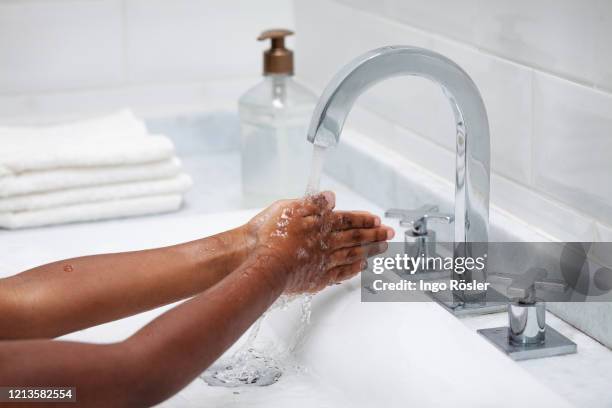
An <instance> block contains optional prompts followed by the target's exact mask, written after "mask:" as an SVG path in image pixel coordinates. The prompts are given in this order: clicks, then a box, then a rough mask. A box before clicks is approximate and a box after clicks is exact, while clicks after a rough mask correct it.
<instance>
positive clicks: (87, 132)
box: [0, 109, 147, 143]
mask: <svg viewBox="0 0 612 408" xmlns="http://www.w3.org/2000/svg"><path fill="white" fill-rule="evenodd" d="M146 134H147V127H146V126H145V123H144V122H143V121H142V120H141V119H138V118H137V117H136V116H135V115H134V113H132V111H130V110H129V109H124V110H121V111H119V112H116V113H112V114H109V115H106V116H99V117H96V118H90V119H85V120H81V121H76V122H70V123H62V124H57V125H40V126H0V143H2V142H4V141H9V142H12V141H15V140H17V139H20V140H34V141H36V140H40V138H54V139H56V140H62V138H67V139H69V140H68V141H71V140H72V139H73V138H75V137H76V138H79V137H93V138H117V139H122V138H124V137H133V136H144V135H146Z"/></svg>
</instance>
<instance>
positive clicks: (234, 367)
mask: <svg viewBox="0 0 612 408" xmlns="http://www.w3.org/2000/svg"><path fill="white" fill-rule="evenodd" d="M325 151H326V148H325V147H321V146H317V145H315V146H314V148H313V153H312V164H311V170H310V178H309V181H308V185H307V187H306V195H312V194H316V193H317V192H318V191H319V185H320V182H321V172H322V171H323V163H324V159H325ZM281 221H282V220H281ZM297 298H301V299H302V308H301V309H302V310H301V311H302V316H301V319H300V326H299V327H298V329H297V331H296V334H295V337H294V338H293V341H292V343H291V344H292V345H291V346H290V347H289V350H288V352H289V353H292V352H293V351H295V350H296V349H297V348H298V347H299V346H300V345H301V344H302V342H303V340H304V337H305V334H306V329H307V327H308V324H309V323H310V316H311V314H312V295H310V294H306V295H302V296H299V297H290V296H285V295H283V296H281V297H280V298H279V299H278V300H277V301H276V302H275V303H274V304H273V305H272V306H271V307H270V310H273V309H277V308H280V309H281V310H282V309H286V308H287V306H288V304H289V303H290V302H292V301H294V300H295V299H297ZM267 313H268V312H266V313H264V314H263V315H262V316H261V317H260V318H259V319H257V321H256V322H255V323H253V326H252V327H251V329H250V332H249V335H248V337H247V339H246V341H245V344H244V345H243V346H242V347H240V348H239V349H238V350H237V351H236V352H235V353H234V354H233V355H232V356H231V357H230V358H229V359H224V360H223V361H220V362H217V363H216V364H214V365H213V366H211V367H210V368H209V369H208V370H206V371H205V372H204V373H202V375H201V376H200V377H201V378H202V379H203V380H204V381H206V383H208V385H211V386H221V387H240V386H266V385H270V384H274V383H275V382H276V381H278V379H279V378H280V377H281V375H282V374H283V367H282V365H281V364H280V363H279V361H280V360H281V358H282V357H283V356H282V355H281V353H278V356H277V358H273V357H270V356H266V355H264V354H263V353H262V352H260V351H257V350H256V349H255V347H254V346H255V341H256V340H257V335H258V334H259V330H260V328H261V323H262V321H263V319H264V318H265V316H266V315H267ZM294 368H296V369H297V370H301V367H294Z"/></svg>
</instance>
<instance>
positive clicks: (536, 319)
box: [478, 268, 577, 360]
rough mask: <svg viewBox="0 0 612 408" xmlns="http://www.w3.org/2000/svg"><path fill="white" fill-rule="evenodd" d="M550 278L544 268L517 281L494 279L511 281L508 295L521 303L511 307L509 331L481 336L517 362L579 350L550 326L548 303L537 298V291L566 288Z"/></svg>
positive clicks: (506, 277) (487, 331)
mask: <svg viewBox="0 0 612 408" xmlns="http://www.w3.org/2000/svg"><path fill="white" fill-rule="evenodd" d="M546 275H547V273H546V270H545V269H543V268H531V269H529V270H528V271H527V272H526V273H524V274H522V275H520V276H516V275H514V277H512V276H513V275H511V274H502V276H499V275H494V276H496V277H497V278H500V279H499V280H509V281H510V282H511V283H510V286H509V287H508V294H511V293H512V294H514V295H517V296H518V299H517V298H515V299H514V300H513V301H511V302H510V303H508V327H495V328H490V329H480V330H478V333H480V334H481V335H483V336H484V337H486V338H487V339H488V340H489V341H491V342H492V343H493V344H495V345H496V346H497V347H498V348H499V349H501V350H503V351H505V352H506V353H507V354H508V355H509V356H510V357H512V358H513V359H514V360H525V359H529V358H539V357H550V356H556V355H562V354H571V353H575V352H576V350H577V347H576V343H574V342H573V341H571V340H570V339H568V338H567V337H565V336H564V335H562V334H561V333H559V332H558V331H556V330H555V329H553V328H551V327H549V326H548V325H547V324H546V302H544V301H542V300H539V299H537V298H536V289H537V288H536V287H538V286H539V287H543V288H546V289H552V290H558V289H560V288H562V287H564V285H563V284H561V283H559V281H556V280H552V279H551V280H549V279H547V278H546ZM565 286H566V285H565Z"/></svg>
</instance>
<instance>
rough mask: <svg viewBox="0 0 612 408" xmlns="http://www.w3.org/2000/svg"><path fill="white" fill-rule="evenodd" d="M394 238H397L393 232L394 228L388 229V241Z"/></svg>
mask: <svg viewBox="0 0 612 408" xmlns="http://www.w3.org/2000/svg"><path fill="white" fill-rule="evenodd" d="M394 236H395V231H394V230H393V228H389V229H387V239H393V237H394Z"/></svg>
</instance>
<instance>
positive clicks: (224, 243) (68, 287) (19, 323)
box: [0, 228, 249, 340]
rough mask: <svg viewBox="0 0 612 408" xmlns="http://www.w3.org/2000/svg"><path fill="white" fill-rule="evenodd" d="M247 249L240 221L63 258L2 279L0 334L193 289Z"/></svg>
mask: <svg viewBox="0 0 612 408" xmlns="http://www.w3.org/2000/svg"><path fill="white" fill-rule="evenodd" d="M248 252H249V248H248V244H247V239H246V238H245V234H244V230H243V228H237V229H234V230H230V231H227V232H224V233H221V234H218V235H214V236H212V237H208V238H204V239H200V240H196V241H192V242H187V243H184V244H180V245H174V246H170V247H165V248H157V249H151V250H144V251H134V252H125V253H117V254H105V255H94V256H86V257H81V258H74V259H68V260H64V261H59V262H54V263H51V264H47V265H42V266H39V267H36V268H33V269H30V270H28V271H25V272H23V273H20V274H18V275H15V276H12V277H10V278H6V279H0V294H1V295H2V298H1V299H0V309H1V310H2V313H0V340H6V339H27V338H52V337H57V336H60V335H63V334H66V333H70V332H73V331H75V330H80V329H84V328H87V327H90V326H94V325H97V324H101V323H105V322H109V321H112V320H116V319H120V318H122V317H126V316H130V315H133V314H136V313H139V312H143V311H145V310H149V309H153V308H155V307H158V306H161V305H165V304H168V303H172V302H175V301H178V300H181V299H185V298H187V297H190V296H193V295H195V294H198V293H200V292H202V291H204V290H206V289H208V288H210V287H211V286H213V285H214V284H216V283H217V282H219V281H220V280H221V279H223V278H224V277H225V276H227V275H228V274H229V273H230V272H231V271H233V270H234V269H236V268H237V267H238V266H239V265H240V264H241V263H242V262H243V261H244V260H245V259H246V257H247V255H248Z"/></svg>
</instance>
